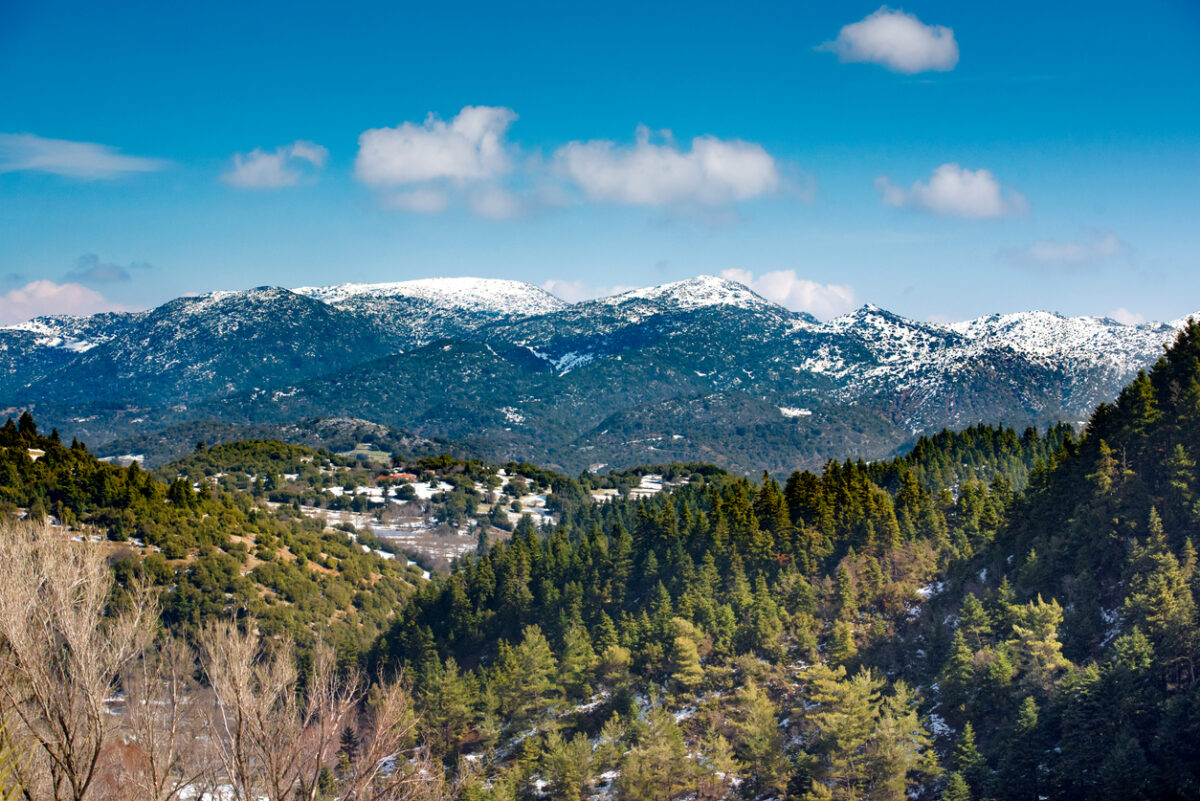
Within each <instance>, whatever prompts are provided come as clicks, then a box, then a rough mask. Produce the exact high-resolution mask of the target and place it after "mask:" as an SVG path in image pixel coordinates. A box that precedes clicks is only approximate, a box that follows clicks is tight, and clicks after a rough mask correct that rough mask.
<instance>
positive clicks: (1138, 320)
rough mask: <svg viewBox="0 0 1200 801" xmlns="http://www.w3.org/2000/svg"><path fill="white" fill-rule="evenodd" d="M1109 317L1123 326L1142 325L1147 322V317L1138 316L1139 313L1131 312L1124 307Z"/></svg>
mask: <svg viewBox="0 0 1200 801" xmlns="http://www.w3.org/2000/svg"><path fill="white" fill-rule="evenodd" d="M1108 316H1109V317H1111V318H1113V319H1114V320H1116V321H1117V322H1118V323H1121V324H1122V325H1141V324H1142V323H1144V322H1146V317H1145V315H1141V314H1138V313H1137V312H1131V311H1130V310H1129V309H1126V308H1125V307H1124V306H1122V307H1121V308H1119V309H1117V310H1116V311H1114V312H1112V313H1111V314H1109V315H1108Z"/></svg>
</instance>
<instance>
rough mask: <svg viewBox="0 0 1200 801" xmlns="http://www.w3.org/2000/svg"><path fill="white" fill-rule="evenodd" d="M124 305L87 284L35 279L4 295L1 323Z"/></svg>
mask: <svg viewBox="0 0 1200 801" xmlns="http://www.w3.org/2000/svg"><path fill="white" fill-rule="evenodd" d="M120 308H121V307H120V306H118V305H117V304H115V303H111V302H109V301H108V300H107V299H106V298H105V297H104V296H103V295H101V294H100V293H99V292H97V291H96V290H94V289H89V288H88V287H86V286H84V285H83V284H73V283H65V284H56V283H55V282H53V281H47V280H40V281H31V282H29V283H28V284H26V285H25V286H23V287H20V288H19V289H13V290H10V291H8V292H6V293H4V294H3V295H0V324H2V325H7V324H10V323H19V322H22V321H24V320H29V319H32V318H34V317H41V316H43V315H47V314H78V315H86V314H96V313H97V312H102V311H114V310H118V309H120Z"/></svg>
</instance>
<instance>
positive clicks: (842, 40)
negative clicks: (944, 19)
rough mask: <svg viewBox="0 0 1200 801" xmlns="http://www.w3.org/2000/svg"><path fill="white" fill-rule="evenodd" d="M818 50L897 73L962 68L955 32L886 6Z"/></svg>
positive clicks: (848, 28)
mask: <svg viewBox="0 0 1200 801" xmlns="http://www.w3.org/2000/svg"><path fill="white" fill-rule="evenodd" d="M817 49H818V50H825V51H828V52H830V53H835V54H837V57H838V59H839V60H840V61H842V62H870V63H872V64H880V65H882V66H884V67H887V68H888V69H889V70H892V71H893V72H903V73H907V74H910V75H911V74H912V73H916V72H929V71H937V72H946V71H948V70H952V69H954V66H955V65H956V64H958V43H957V42H955V41H954V31H952V30H951V29H950V28H947V27H946V26H944V25H926V24H924V23H923V22H921V20H919V19H917V18H916V17H915V16H914V15H912V14H905V13H904V12H903V11H893V10H891V9H890V8H888V7H887V6H882V7H880V9H879V10H878V11H876V12H875V13H874V14H871V15H870V16H868V17H866V18H865V19H863V20H860V21H858V22H854V23H851V24H849V25H847V26H845V27H844V28H842V30H841V32H840V33H838V37H837V39H835V40H833V41H832V42H826V43H825V44H823V45H821V46H820V47H819V48H817Z"/></svg>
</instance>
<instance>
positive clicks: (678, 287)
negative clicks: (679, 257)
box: [593, 275, 779, 311]
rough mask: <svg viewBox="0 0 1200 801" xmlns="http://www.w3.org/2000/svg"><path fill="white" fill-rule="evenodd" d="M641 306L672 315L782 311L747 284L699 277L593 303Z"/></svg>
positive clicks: (635, 290) (704, 276)
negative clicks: (721, 309)
mask: <svg viewBox="0 0 1200 801" xmlns="http://www.w3.org/2000/svg"><path fill="white" fill-rule="evenodd" d="M639 302H642V303H644V304H645V305H647V306H652V307H657V308H660V309H670V310H672V311H692V310H694V309H703V308H708V307H712V306H726V307H733V308H740V309H768V308H779V307H778V305H777V304H775V303H772V302H771V301H769V300H767V299H766V298H763V297H762V296H760V295H758V294H756V293H755V292H754V291H753V290H751V289H750V288H749V287H747V286H746V285H744V284H739V283H738V282H737V281H730V280H728V279H726V278H717V277H715V276H712V275H700V276H697V277H695V278H689V279H687V280H685V281H675V282H674V283H670V284H661V285H659V286H651V287H644V288H642V289H632V290H629V291H628V292H622V293H620V294H617V295H611V296H609V297H606V298H600V299H598V300H596V301H593V303H596V304H600V305H604V306H624V307H633V306H637V305H639Z"/></svg>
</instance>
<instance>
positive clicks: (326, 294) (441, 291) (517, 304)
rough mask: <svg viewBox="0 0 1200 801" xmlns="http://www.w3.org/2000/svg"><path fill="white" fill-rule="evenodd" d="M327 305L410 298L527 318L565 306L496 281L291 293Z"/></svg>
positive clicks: (533, 290)
mask: <svg viewBox="0 0 1200 801" xmlns="http://www.w3.org/2000/svg"><path fill="white" fill-rule="evenodd" d="M292 291H293V292H295V293H296V294H297V295H305V296H307V297H311V298H315V299H317V300H320V301H323V302H325V303H329V304H334V305H336V304H339V303H342V302H344V301H347V300H350V299H351V298H356V299H357V298H368V299H378V298H412V299H414V300H420V301H424V302H426V303H429V304H430V305H432V306H435V307H440V308H447V309H462V310H467V311H475V312H490V313H493V314H503V315H515V316H523V317H529V316H533V315H538V314H549V313H550V312H555V311H558V310H560V309H564V308H566V306H567V303H566V302H565V301H562V300H560V299H559V298H556V297H555V296H554V295H551V294H550V293H549V292H547V291H546V290H544V289H542V288H541V287H538V286H534V285H533V284H528V283H525V282H524V281H509V280H505V279H498V278H421V279H418V280H415V281H393V282H389V283H378V284H338V285H336V286H303V287H297V288H296V289H293V290H292Z"/></svg>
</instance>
